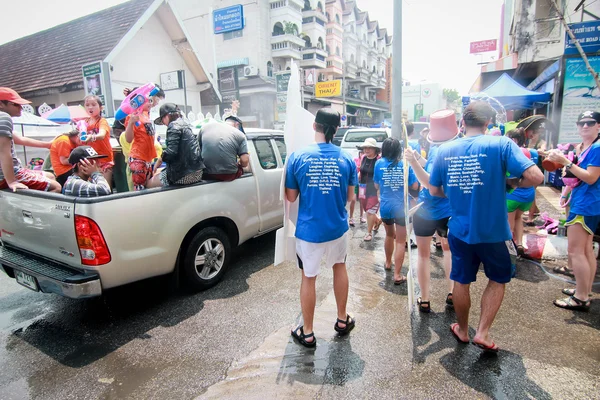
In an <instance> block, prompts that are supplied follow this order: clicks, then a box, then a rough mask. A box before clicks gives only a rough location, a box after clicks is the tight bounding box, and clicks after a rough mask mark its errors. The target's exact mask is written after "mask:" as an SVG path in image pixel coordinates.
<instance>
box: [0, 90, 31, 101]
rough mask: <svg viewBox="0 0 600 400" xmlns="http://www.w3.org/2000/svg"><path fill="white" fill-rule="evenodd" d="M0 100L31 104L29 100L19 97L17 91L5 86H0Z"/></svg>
mask: <svg viewBox="0 0 600 400" xmlns="http://www.w3.org/2000/svg"><path fill="white" fill-rule="evenodd" d="M0 100H3V101H10V102H12V103H15V104H20V105H24V104H31V102H30V101H29V100H25V99H23V98H21V96H19V94H18V93H17V92H15V91H14V90H12V89H10V88H7V87H0Z"/></svg>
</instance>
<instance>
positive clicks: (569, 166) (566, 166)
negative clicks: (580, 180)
mask: <svg viewBox="0 0 600 400" xmlns="http://www.w3.org/2000/svg"><path fill="white" fill-rule="evenodd" d="M572 166H573V161H571V162H570V163H569V164H567V165H565V168H566V169H571V167H572Z"/></svg>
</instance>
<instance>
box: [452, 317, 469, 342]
mask: <svg viewBox="0 0 600 400" xmlns="http://www.w3.org/2000/svg"><path fill="white" fill-rule="evenodd" d="M455 328H458V324H457V323H456V322H455V323H453V324H452V325H450V332H452V336H454V338H455V339H456V340H458V342H459V343H462V344H469V341H468V340H467V341H466V342H465V341H464V340H462V339H461V338H460V337H458V334H457V333H456V330H455Z"/></svg>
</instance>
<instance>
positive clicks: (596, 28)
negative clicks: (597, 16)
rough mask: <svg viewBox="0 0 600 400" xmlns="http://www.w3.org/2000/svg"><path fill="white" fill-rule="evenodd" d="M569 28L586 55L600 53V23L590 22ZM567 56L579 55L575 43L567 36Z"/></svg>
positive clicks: (571, 25) (572, 25)
mask: <svg viewBox="0 0 600 400" xmlns="http://www.w3.org/2000/svg"><path fill="white" fill-rule="evenodd" d="M569 27H570V28H571V30H572V31H573V34H574V35H575V39H576V40H577V41H578V42H579V44H580V45H581V47H582V48H583V51H584V52H585V53H597V52H599V51H600V21H588V22H581V23H577V24H569ZM566 35H567V37H566V39H565V54H567V55H572V54H579V51H578V50H577V47H576V46H575V41H574V40H573V39H571V37H570V36H569V34H568V33H567V34H566Z"/></svg>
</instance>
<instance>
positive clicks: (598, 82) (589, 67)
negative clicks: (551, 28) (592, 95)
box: [550, 0, 600, 89]
mask: <svg viewBox="0 0 600 400" xmlns="http://www.w3.org/2000/svg"><path fill="white" fill-rule="evenodd" d="M550 3H551V4H552V7H554V9H555V10H556V13H557V14H558V17H559V19H560V22H561V23H562V24H563V26H564V27H565V30H566V31H567V34H568V35H569V37H570V38H571V40H572V41H573V43H574V44H575V47H576V48H577V51H578V52H579V55H580V56H581V58H582V59H583V62H584V63H585V66H586V67H587V70H588V71H589V72H590V74H592V76H593V77H594V81H595V82H596V87H597V88H598V89H600V77H598V73H597V72H596V71H595V70H594V68H592V65H591V64H590V60H588V58H587V56H586V55H585V52H584V51H583V48H582V47H581V45H580V44H579V41H578V40H577V38H576V37H575V34H574V33H573V31H572V30H571V28H569V24H567V21H566V19H565V15H564V14H563V12H562V11H561V9H560V7H559V6H558V4H557V3H556V0H550ZM580 6H581V4H580ZM577 8H579V6H578V7H577Z"/></svg>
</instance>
